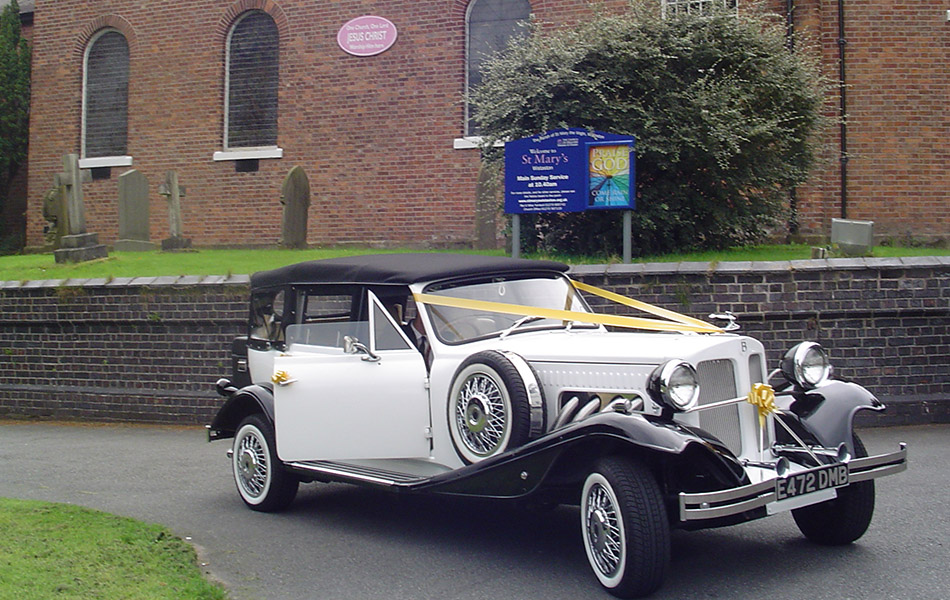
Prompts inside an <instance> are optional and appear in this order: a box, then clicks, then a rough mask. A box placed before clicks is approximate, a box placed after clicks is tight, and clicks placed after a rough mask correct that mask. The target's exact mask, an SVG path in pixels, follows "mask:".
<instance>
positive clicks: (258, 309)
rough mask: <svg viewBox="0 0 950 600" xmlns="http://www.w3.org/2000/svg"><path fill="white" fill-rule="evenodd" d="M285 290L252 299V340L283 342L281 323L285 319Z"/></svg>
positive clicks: (259, 294) (269, 292) (257, 295)
mask: <svg viewBox="0 0 950 600" xmlns="http://www.w3.org/2000/svg"><path fill="white" fill-rule="evenodd" d="M284 296H285V294H284V290H278V291H273V290H271V291H267V292H261V293H258V294H255V295H254V296H253V297H252V298H251V338H253V339H258V340H267V341H270V342H282V341H283V340H284V333H283V329H282V328H281V323H282V322H283V319H284Z"/></svg>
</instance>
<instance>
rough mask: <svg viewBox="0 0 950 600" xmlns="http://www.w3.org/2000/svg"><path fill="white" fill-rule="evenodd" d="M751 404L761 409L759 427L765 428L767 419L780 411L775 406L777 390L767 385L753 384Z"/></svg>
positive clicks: (750, 395)
mask: <svg viewBox="0 0 950 600" xmlns="http://www.w3.org/2000/svg"><path fill="white" fill-rule="evenodd" d="M748 401H749V404H751V405H752V406H755V407H756V408H758V409H759V427H763V428H764V427H765V417H767V416H769V415H770V414H772V413H774V412H776V411H778V407H777V406H775V390H773V389H772V386H770V385H769V384H767V383H754V384H752V391H751V392H749V397H748Z"/></svg>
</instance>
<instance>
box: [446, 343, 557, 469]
mask: <svg viewBox="0 0 950 600" xmlns="http://www.w3.org/2000/svg"><path fill="white" fill-rule="evenodd" d="M539 411H540V407H539ZM446 417H447V418H448V426H449V433H450V434H451V436H452V443H453V445H454V446H455V451H456V452H457V453H458V455H459V457H460V458H461V459H462V460H463V461H464V462H465V463H468V464H472V463H476V462H478V461H480V460H483V459H486V458H489V457H492V456H495V455H497V454H500V453H502V452H504V451H505V450H508V449H510V448H515V447H517V446H520V445H521V444H523V443H525V442H526V441H528V439H529V437H530V435H531V407H530V405H529V402H528V393H527V388H526V386H525V383H524V380H523V379H522V378H521V376H520V375H519V373H518V370H517V368H515V366H514V365H513V364H512V362H511V360H510V359H509V358H508V357H506V356H505V355H504V354H502V353H501V352H497V351H494V350H486V351H484V352H478V353H476V354H473V355H472V356H470V357H468V358H467V359H465V360H464V361H462V364H461V365H460V366H459V369H458V371H456V373H455V377H454V379H453V380H452V387H451V389H450V391H449V398H448V409H447V414H446Z"/></svg>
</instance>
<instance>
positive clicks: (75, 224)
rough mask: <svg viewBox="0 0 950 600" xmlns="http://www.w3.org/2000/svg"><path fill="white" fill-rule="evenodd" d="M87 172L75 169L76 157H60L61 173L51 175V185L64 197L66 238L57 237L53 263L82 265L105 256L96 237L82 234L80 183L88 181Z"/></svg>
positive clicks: (104, 248) (106, 253)
mask: <svg viewBox="0 0 950 600" xmlns="http://www.w3.org/2000/svg"><path fill="white" fill-rule="evenodd" d="M91 180H92V177H91V175H90V174H89V171H83V170H81V169H80V168H79V156H78V155H76V154H66V155H64V156H63V172H62V173H59V174H57V175H56V176H55V178H54V182H55V186H56V187H59V188H63V190H64V193H63V195H64V196H65V198H66V221H67V227H66V230H67V231H68V232H69V234H68V235H64V236H63V237H62V238H60V248H59V249H58V250H55V251H54V252H53V255H54V256H55V258H56V262H57V263H63V262H83V261H87V260H93V259H95V258H104V257H106V256H108V255H109V252H108V250H106V247H105V246H104V245H103V244H100V243H99V235H98V234H96V233H88V232H86V207H85V206H84V205H83V199H82V184H83V182H84V181H91Z"/></svg>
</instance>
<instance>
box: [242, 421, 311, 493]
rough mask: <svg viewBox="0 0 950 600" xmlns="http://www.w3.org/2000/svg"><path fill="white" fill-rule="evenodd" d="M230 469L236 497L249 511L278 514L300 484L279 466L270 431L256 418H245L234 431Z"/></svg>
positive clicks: (267, 425)
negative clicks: (232, 474)
mask: <svg viewBox="0 0 950 600" xmlns="http://www.w3.org/2000/svg"><path fill="white" fill-rule="evenodd" d="M231 466H232V469H233V471H234V483H235V484H236V485H237V490H238V493H239V494H240V495H241V499H242V500H244V503H245V504H247V506H248V507H249V508H251V509H252V510H257V511H261V512H273V511H278V510H282V509H284V508H287V506H288V505H290V503H291V502H293V500H294V497H295V496H296V495H297V487H298V486H299V485H300V481H299V480H298V479H297V478H296V477H294V476H293V475H292V474H291V473H288V472H287V471H286V470H284V468H283V467H282V466H281V464H280V461H279V460H278V459H277V451H276V445H275V443H274V432H273V429H272V428H271V426H270V425H269V424H268V423H266V422H265V421H264V419H263V418H262V417H261V416H260V415H251V416H249V417H247V418H246V419H244V420H243V421H242V422H241V425H240V427H238V431H237V434H236V435H235V436H234V446H232V456H231Z"/></svg>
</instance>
